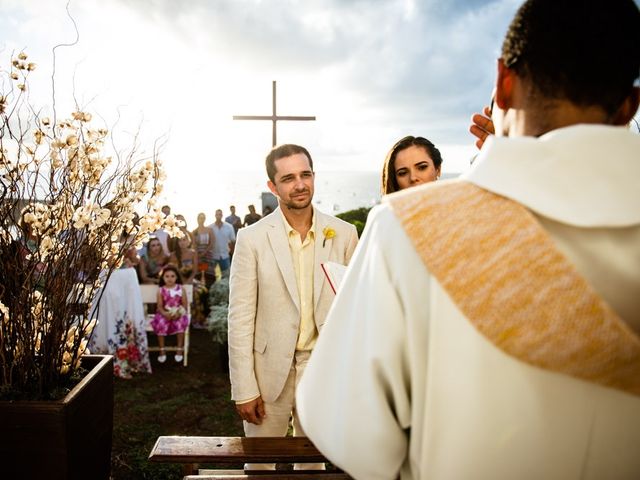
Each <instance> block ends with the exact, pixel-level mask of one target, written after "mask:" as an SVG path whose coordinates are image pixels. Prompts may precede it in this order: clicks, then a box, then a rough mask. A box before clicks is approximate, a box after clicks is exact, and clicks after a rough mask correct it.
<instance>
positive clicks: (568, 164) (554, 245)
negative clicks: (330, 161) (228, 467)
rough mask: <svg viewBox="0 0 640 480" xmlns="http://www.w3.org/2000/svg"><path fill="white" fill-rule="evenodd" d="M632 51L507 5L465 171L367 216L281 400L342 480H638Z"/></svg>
mask: <svg viewBox="0 0 640 480" xmlns="http://www.w3.org/2000/svg"><path fill="white" fill-rule="evenodd" d="M639 34H640V10H639V9H638V6H637V5H636V4H635V3H634V1H633V0H606V1H605V0H593V1H588V2H585V1H583V0H564V1H555V2H554V1H549V0H528V1H526V2H525V3H524V4H523V5H522V6H521V7H520V9H519V10H518V12H517V14H516V16H515V18H514V20H513V21H512V23H511V25H510V27H509V31H508V33H507V35H506V37H505V39H504V43H503V46H502V53H501V56H500V58H499V59H498V62H497V69H498V72H497V80H496V87H495V88H496V95H495V105H494V109H493V112H492V114H493V115H492V116H493V122H494V125H495V133H496V136H495V137H493V138H490V139H489V140H488V141H487V143H485V145H484V146H483V147H482V150H481V151H480V154H479V155H478V158H477V160H476V162H475V163H474V165H473V167H472V168H471V170H470V171H469V172H468V173H466V174H465V175H464V176H463V177H462V178H460V179H459V180H453V181H450V182H446V183H445V182H442V183H440V184H438V183H435V184H434V183H432V184H429V185H423V186H421V187H416V188H411V189H409V190H408V191H406V192H401V193H400V194H398V195H389V196H387V197H385V200H383V203H382V205H380V206H377V207H374V209H373V210H372V212H371V213H370V215H369V221H368V222H367V226H366V230H365V232H364V235H363V237H362V241H361V243H360V245H359V246H358V249H357V251H356V254H355V255H354V258H353V259H352V261H351V263H350V266H349V268H348V270H347V272H346V274H345V277H344V280H343V283H342V285H341V286H340V290H339V291H338V294H337V296H336V298H335V301H334V303H333V305H332V308H331V311H330V313H329V315H328V317H327V319H326V322H325V323H324V327H323V330H322V331H321V332H320V336H319V338H318V342H317V344H316V347H315V349H314V351H313V355H312V356H311V359H310V360H309V364H308V366H307V369H306V371H305V374H304V377H303V378H302V380H301V382H300V385H299V387H298V390H297V394H298V395H297V401H296V407H297V409H298V413H299V415H300V419H301V423H302V427H303V429H304V431H305V432H306V433H307V435H308V436H309V438H310V439H311V441H312V442H313V443H314V444H315V445H316V446H317V447H318V448H319V450H320V451H321V452H322V453H324V454H325V455H326V456H327V457H328V458H329V459H330V460H331V461H332V462H333V463H335V464H336V465H337V466H339V467H341V468H342V469H344V470H345V471H346V472H347V473H348V474H349V475H351V476H353V477H354V478H356V479H383V478H384V479H386V478H389V479H391V478H402V479H452V478H455V479H461V478H474V479H475V478H479V479H550V478H554V479H568V480H577V479H587V478H589V479H599V478H607V479H609V478H615V479H622V478H624V479H635V478H640V455H638V445H640V295H638V293H639V292H640V268H638V265H640V263H639V262H640V208H638V206H640V187H639V185H638V179H640V161H638V160H639V159H640V136H639V135H636V134H634V133H632V132H630V131H629V130H628V129H627V128H626V124H627V123H628V122H629V120H630V119H631V118H632V117H633V116H634V114H635V113H636V112H637V109H638V103H639V101H640V88H639V87H638V86H637V84H636V83H635V82H637V79H638V72H639V70H640V41H638V36H639ZM633 265H635V267H634V266H633ZM268 349H269V347H268V346H267V351H268Z"/></svg>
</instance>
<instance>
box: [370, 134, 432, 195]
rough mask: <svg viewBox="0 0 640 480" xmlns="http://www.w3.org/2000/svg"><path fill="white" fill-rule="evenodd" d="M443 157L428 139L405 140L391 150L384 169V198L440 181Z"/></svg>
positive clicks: (408, 137)
mask: <svg viewBox="0 0 640 480" xmlns="http://www.w3.org/2000/svg"><path fill="white" fill-rule="evenodd" d="M441 169H442V155H440V150H438V149H437V148H436V146H435V145H434V144H433V143H432V142H430V141H429V140H427V139H426V138H424V137H412V136H407V137H404V138H402V139H400V140H398V142H396V144H395V145H394V146H393V147H392V148H391V150H389V153H388V154H387V157H386V158H385V160H384V166H383V168H382V194H383V195H387V194H389V193H393V192H397V191H398V190H404V189H405V188H409V187H415V186H416V185H420V184H422V183H428V182H433V181H435V180H437V179H438V178H439V177H440V173H441Z"/></svg>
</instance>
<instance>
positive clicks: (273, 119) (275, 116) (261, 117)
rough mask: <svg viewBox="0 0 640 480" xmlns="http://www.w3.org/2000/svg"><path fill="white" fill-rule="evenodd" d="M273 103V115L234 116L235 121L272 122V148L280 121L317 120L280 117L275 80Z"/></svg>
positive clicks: (273, 84) (272, 95)
mask: <svg viewBox="0 0 640 480" xmlns="http://www.w3.org/2000/svg"><path fill="white" fill-rule="evenodd" d="M271 101H272V104H273V113H272V114H271V115H234V116H233V119H234V120H271V122H272V124H273V127H272V134H271V146H272V147H275V146H276V144H277V143H278V142H277V135H276V122H277V121H278V120H315V119H316V117H295V116H290V115H288V116H279V115H278V114H277V113H276V81H275V80H274V81H273V82H272V94H271Z"/></svg>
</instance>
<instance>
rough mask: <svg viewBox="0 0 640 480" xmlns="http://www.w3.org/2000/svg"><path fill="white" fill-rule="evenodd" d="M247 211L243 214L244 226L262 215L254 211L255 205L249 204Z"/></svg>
mask: <svg viewBox="0 0 640 480" xmlns="http://www.w3.org/2000/svg"><path fill="white" fill-rule="evenodd" d="M248 208H249V213H247V214H246V215H245V216H244V226H245V227H248V226H249V225H253V224H254V223H256V222H257V221H258V220H260V219H261V218H262V217H261V216H260V214H259V213H257V212H256V207H255V205H249V207H248Z"/></svg>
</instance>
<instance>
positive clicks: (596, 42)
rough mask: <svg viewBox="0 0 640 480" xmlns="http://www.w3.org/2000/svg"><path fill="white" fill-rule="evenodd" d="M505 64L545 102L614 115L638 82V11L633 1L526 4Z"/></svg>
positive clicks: (540, 0)
mask: <svg viewBox="0 0 640 480" xmlns="http://www.w3.org/2000/svg"><path fill="white" fill-rule="evenodd" d="M502 60H503V62H504V64H505V66H506V67H508V68H510V69H512V70H514V71H515V73H516V74H517V75H518V76H519V77H521V78H527V79H528V80H530V82H531V85H532V86H533V87H534V88H535V89H536V90H537V92H538V93H539V94H540V95H542V97H543V98H547V99H550V100H552V99H566V100H569V101H571V102H572V103H574V104H575V105H579V106H592V105H593V106H596V105H597V106H600V107H602V108H604V109H605V111H606V112H607V113H609V114H613V113H615V112H616V111H617V110H618V108H619V107H620V105H621V103H622V102H623V101H624V100H625V98H627V96H628V95H629V94H630V93H631V91H632V89H633V84H634V81H635V80H636V79H637V78H638V70H639V68H640V11H639V10H638V6H637V5H636V4H635V3H634V0H606V1H605V0H553V1H551V0H527V1H526V2H525V3H524V4H522V6H521V7H520V9H519V10H518V13H516V15H515V17H514V19H513V21H512V22H511V25H510V26H509V30H508V31H507V34H506V37H505V39H504V43H503V44H502Z"/></svg>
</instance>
